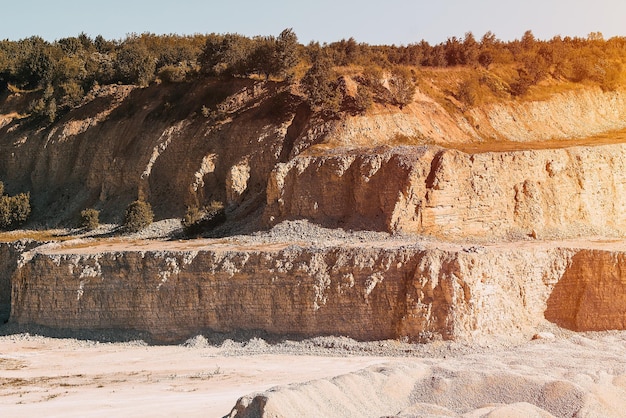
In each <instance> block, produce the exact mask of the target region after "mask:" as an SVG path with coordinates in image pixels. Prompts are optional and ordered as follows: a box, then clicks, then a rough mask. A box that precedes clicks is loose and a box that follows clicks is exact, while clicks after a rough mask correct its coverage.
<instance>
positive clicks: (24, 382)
mask: <svg viewBox="0 0 626 418" xmlns="http://www.w3.org/2000/svg"><path fill="white" fill-rule="evenodd" d="M351 352H352V353H356V354H358V355H350V353H351ZM381 353H382V354H383V355H380V354H381ZM362 354H369V355H366V356H364V355H362ZM372 354H375V355H372ZM362 369H365V370H362ZM359 370H361V371H359ZM357 371H358V372H357ZM355 372H356V373H355ZM333 376H341V377H337V378H332V377H333ZM364 379H365V380H364ZM359 382H360V383H359ZM288 384H292V385H289V386H286V385H288ZM293 384H295V385H293ZM276 386H279V387H278V388H274V389H272V390H271V391H269V392H265V393H263V398H264V399H268V401H267V406H266V408H268V409H269V410H268V409H266V410H268V412H270V413H276V414H277V415H276V416H385V415H398V416H424V414H426V413H430V414H432V415H431V416H460V415H462V414H464V415H463V416H466V417H474V416H476V417H478V416H486V414H488V413H490V412H491V413H493V414H494V415H490V416H550V415H547V414H546V413H547V412H549V413H551V414H552V415H554V416H571V413H572V412H574V411H575V410H579V409H582V410H583V411H584V412H585V413H588V414H589V415H585V416H615V417H618V416H620V414H621V413H622V412H623V410H624V408H626V332H606V333H586V334H569V335H559V336H557V338H556V339H540V340H537V341H530V342H528V343H525V344H522V345H518V346H514V345H511V346H506V345H503V344H502V342H496V341H494V342H493V344H486V345H482V346H474V347H469V346H465V345H462V344H459V343H450V342H434V343H431V344H427V345H412V344H405V343H401V342H397V341H395V342H392V341H388V342H376V343H357V342H354V341H352V340H349V339H345V338H344V339H342V338H317V339H312V340H307V341H300V342H293V341H283V342H280V343H276V344H267V343H265V341H263V340H259V339H252V340H249V341H246V342H243V343H237V342H234V341H231V340H225V341H224V342H223V343H222V344H221V345H219V346H218V345H211V344H208V343H207V342H206V340H205V339H204V338H203V337H196V338H195V339H192V340H190V341H188V343H187V344H185V345H181V346H146V345H145V344H143V343H142V342H131V343H97V342H92V341H81V340H72V339H53V338H44V337H37V336H29V335H9V336H4V337H0V409H1V410H2V416H3V417H24V416H63V417H72V416H76V417H79V416H96V417H98V416H102V417H104V416H107V417H108V416H125V417H143V416H186V417H192V416H203V417H222V416H225V415H227V414H229V412H230V411H231V408H233V406H234V405H235V404H236V402H237V399H238V398H240V397H242V396H244V395H248V394H251V393H255V392H259V391H267V390H268V389H270V388H273V387H276ZM365 392H367V394H365ZM370 392H371V393H370ZM365 395H367V396H365ZM248 399H249V400H250V399H254V397H253V396H250V397H248ZM289 399H297V400H298V402H287V400H289ZM244 403H245V402H244ZM271 408H274V409H271ZM513 412H516V413H521V414H523V415H510V414H511V413H513ZM355 413H356V414H357V415H354V414H355ZM507 413H509V415H507ZM437 414H438V415H437ZM528 414H530V415H528ZM532 414H535V415H532ZM237 416H239V415H237Z"/></svg>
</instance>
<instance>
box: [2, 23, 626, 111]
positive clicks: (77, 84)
mask: <svg viewBox="0 0 626 418" xmlns="http://www.w3.org/2000/svg"><path fill="white" fill-rule="evenodd" d="M625 60H626V38H624V37H614V38H611V39H608V40H604V39H603V37H602V35H601V34H600V33H592V34H590V35H589V36H588V37H587V38H576V37H575V38H571V37H561V36H555V37H554V38H552V39H550V40H547V41H544V40H538V39H536V38H535V37H534V35H533V34H532V32H530V31H527V32H526V33H524V35H523V36H522V37H521V39H519V40H514V41H510V42H503V41H501V40H499V39H497V38H496V36H495V35H494V34H493V33H491V32H487V33H486V34H484V35H483V36H482V38H481V39H476V38H475V37H474V35H473V34H472V33H471V32H468V33H467V34H466V35H465V37H464V38H463V39H459V38H456V37H451V38H449V39H448V40H446V42H443V43H441V44H437V45H430V44H429V43H428V42H425V41H421V42H418V43H414V44H409V45H402V46H395V45H368V44H364V43H357V42H356V41H355V40H354V39H352V38H350V39H348V40H345V39H344V40H341V41H338V42H333V43H330V44H319V43H317V42H312V43H309V44H308V45H306V46H305V45H302V44H300V43H299V42H298V38H297V36H296V34H295V33H294V32H293V31H292V30H291V29H285V30H284V31H283V32H281V33H280V34H279V35H278V36H276V37H275V36H255V37H246V36H243V35H238V34H215V33H212V34H207V35H194V36H179V35H162V36H159V35H154V34H150V33H144V34H141V35H138V34H131V35H129V36H127V37H126V38H125V39H123V40H106V39H104V38H103V37H102V36H97V37H96V38H95V39H92V38H90V37H89V36H87V35H85V34H80V35H78V36H77V37H69V38H63V39H60V40H57V41H55V42H47V41H45V40H43V39H42V38H40V37H37V36H33V37H30V38H27V39H22V40H19V41H9V40H4V41H0V92H1V91H3V90H6V89H13V91H24V90H39V91H41V94H40V95H39V97H38V98H36V99H35V100H33V101H32V103H31V104H30V109H29V113H30V114H31V116H33V117H37V118H41V119H42V120H44V121H54V120H55V119H57V118H58V117H59V116H60V115H62V114H63V112H65V111H67V110H69V109H71V108H73V107H75V106H78V105H79V104H80V103H81V101H82V100H83V98H84V96H85V95H86V93H87V92H89V91H90V90H91V89H92V88H93V87H94V86H96V85H103V84H115V83H122V84H135V85H138V86H146V85H148V84H150V83H152V82H154V81H161V82H183V81H185V80H189V79H193V78H196V77H200V76H207V75H208V76H219V77H227V78H228V77H260V78H264V79H266V80H267V79H275V80H287V81H289V82H292V83H299V82H301V85H302V87H303V88H302V90H303V91H304V92H305V93H307V96H308V99H309V102H310V104H311V106H312V107H313V108H315V109H318V110H322V111H325V112H330V113H334V112H336V111H338V110H339V109H344V110H351V111H356V112H360V111H363V110H364V109H366V108H367V107H369V106H370V105H371V103H372V102H373V101H378V102H382V103H389V104H392V105H396V106H399V107H402V106H404V105H405V104H407V103H409V102H410V101H411V98H412V95H413V91H414V88H415V83H416V82H419V79H420V71H423V70H425V69H428V68H444V67H457V68H458V67H468V68H470V69H472V72H471V74H469V75H468V76H467V77H466V79H465V80H462V81H461V83H460V85H458V86H457V88H455V89H454V91H452V93H453V94H454V96H456V98H457V99H458V100H459V101H461V102H463V103H465V104H466V105H470V106H471V105H474V104H476V103H477V102H480V101H481V97H483V96H485V93H487V95H489V96H493V97H512V96H524V95H525V94H527V93H528V92H529V89H530V88H531V87H532V86H534V85H537V84H538V83H541V82H542V81H549V80H556V81H568V82H575V83H580V82H585V83H593V84H597V85H599V86H601V87H602V88H603V89H604V90H612V89H615V88H617V87H618V86H619V84H620V83H621V81H622V65H623V63H624V61H625ZM347 69H351V70H349V71H348V70H347ZM347 73H350V75H352V76H354V77H353V78H354V79H355V80H356V81H357V84H358V86H357V91H356V92H353V93H352V94H350V95H346V92H345V89H346V86H345V85H344V84H342V82H341V78H340V76H342V75H345V74H347ZM381 86H384V88H381ZM481 92H482V93H481ZM346 97H349V98H350V100H351V103H348V106H346V103H345V100H346ZM342 104H343V105H342Z"/></svg>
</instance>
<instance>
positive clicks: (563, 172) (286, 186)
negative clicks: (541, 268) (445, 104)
mask: <svg viewBox="0 0 626 418" xmlns="http://www.w3.org/2000/svg"><path fill="white" fill-rule="evenodd" d="M298 218H304V219H310V220H313V221H315V222H318V223H320V224H324V225H327V226H336V225H341V226H343V227H346V228H357V229H374V230H382V231H389V232H394V231H407V232H414V233H419V234H427V235H433V236H437V237H442V238H462V237H475V238H481V239H489V238H494V237H495V238H503V237H511V236H527V235H530V234H532V235H533V236H554V237H574V236H580V235H584V234H608V235H612V234H618V235H622V236H623V234H626V145H622V144H614V145H603V146H596V147H572V148H566V149H546V150H523V151H507V152H483V153H475V154H468V153H465V152H462V151H458V150H453V149H441V148H438V147H426V146H424V147H406V146H402V147H394V148H380V149H374V150H371V149H370V150H350V151H346V152H338V151H337V152H328V153H323V154H318V155H301V156H298V157H295V158H294V159H292V160H291V161H289V162H287V163H284V164H279V165H278V166H277V168H276V169H275V170H274V171H273V173H272V177H271V179H270V182H269V186H268V192H267V209H266V219H267V221H268V222H270V223H273V222H279V221H282V220H284V219H298Z"/></svg>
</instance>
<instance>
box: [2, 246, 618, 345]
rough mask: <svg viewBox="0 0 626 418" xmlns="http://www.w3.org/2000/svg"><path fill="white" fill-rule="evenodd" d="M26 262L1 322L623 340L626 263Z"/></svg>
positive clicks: (422, 258)
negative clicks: (564, 333)
mask: <svg viewBox="0 0 626 418" xmlns="http://www.w3.org/2000/svg"><path fill="white" fill-rule="evenodd" d="M79 253H80V251H75V252H73V251H72V250H71V248H70V249H66V250H63V249H57V250H42V251H37V250H36V251H34V252H33V253H27V256H26V257H25V258H24V260H23V262H22V264H21V266H20V267H19V268H18V270H17V271H16V273H15V274H14V276H13V284H12V286H13V289H12V312H11V322H12V323H16V324H21V325H42V326H47V327H52V328H57V329H73V330H80V329H89V330H101V329H115V330H134V331H142V332H146V333H149V334H150V335H151V336H152V338H153V339H154V340H155V341H158V342H172V341H182V340H184V339H185V338H189V337H191V336H193V335H196V334H197V333H201V332H210V331H215V332H221V333H228V332H238V331H246V330H248V331H251V330H255V331H258V330H261V331H265V332H267V333H271V334H278V335H298V336H303V337H305V336H317V335H345V336H349V337H352V338H355V339H359V340H379V339H387V338H405V337H408V338H409V339H410V340H414V341H423V340H429V339H432V338H444V339H457V340H476V339H480V338H482V337H488V336H503V335H506V336H507V337H509V336H511V337H513V336H518V337H523V338H528V337H530V336H532V335H533V334H534V333H535V332H537V329H538V328H539V327H541V326H542V325H545V324H546V322H545V321H546V319H547V320H549V321H551V322H554V323H556V324H558V325H560V326H563V327H565V328H569V329H572V330H577V331H584V330H598V329H624V327H625V325H626V324H625V323H624V321H625V318H626V298H625V297H624V292H623V291H617V290H619V289H623V287H624V286H625V285H626V273H624V272H626V253H624V252H619V253H615V252H608V251H604V250H597V249H596V250H591V249H574V248H567V247H557V246H552V247H549V248H545V247H542V246H534V245H532V244H530V243H528V244H527V245H521V246H509V247H497V246H487V247H458V246H456V247H455V246H451V245H443V244H442V245H441V246H440V248H437V246H435V245H432V246H429V247H424V246H423V245H418V244H412V245H411V244H407V245H390V244H389V243H388V242H387V243H380V245H379V244H376V243H372V244H371V245H370V246H368V247H367V248H363V247H361V248H359V247H356V246H353V245H350V244H346V245H343V246H336V247H323V248H317V249H315V248H309V249H305V248H301V247H299V246H295V245H292V246H287V247H285V246H283V247H282V248H275V249H265V250H259V249H253V248H249V249H238V250H233V249H223V248H220V246H219V245H215V246H214V247H213V248H211V246H207V247H206V248H204V249H202V250H198V251H194V252H190V251H174V250H170V251H124V252H99V253H98V252H93V251H90V252H89V253H84V254H79Z"/></svg>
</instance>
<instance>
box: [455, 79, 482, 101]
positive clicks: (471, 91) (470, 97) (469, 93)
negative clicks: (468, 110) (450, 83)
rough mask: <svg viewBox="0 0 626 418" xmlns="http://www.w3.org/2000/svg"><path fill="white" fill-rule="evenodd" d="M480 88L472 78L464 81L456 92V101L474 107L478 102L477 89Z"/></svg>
mask: <svg viewBox="0 0 626 418" xmlns="http://www.w3.org/2000/svg"><path fill="white" fill-rule="evenodd" d="M479 88H480V86H479V84H478V81H476V80H474V79H473V78H470V79H467V80H464V81H462V82H461V84H459V89H458V90H457V92H456V98H457V100H458V101H460V102H462V103H465V104H466V105H468V106H474V105H475V104H476V103H477V102H478V89H479Z"/></svg>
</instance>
